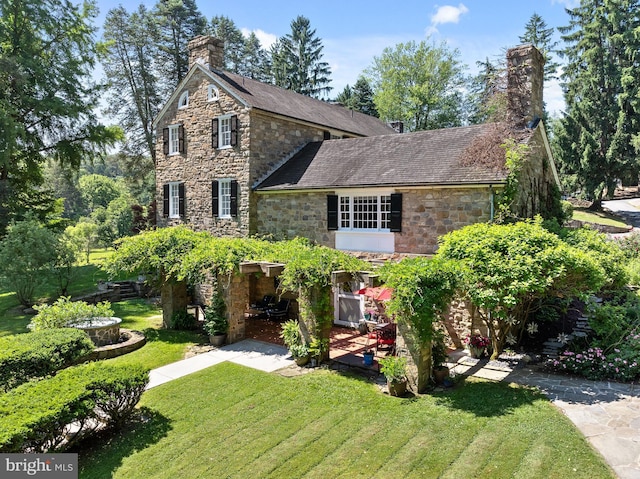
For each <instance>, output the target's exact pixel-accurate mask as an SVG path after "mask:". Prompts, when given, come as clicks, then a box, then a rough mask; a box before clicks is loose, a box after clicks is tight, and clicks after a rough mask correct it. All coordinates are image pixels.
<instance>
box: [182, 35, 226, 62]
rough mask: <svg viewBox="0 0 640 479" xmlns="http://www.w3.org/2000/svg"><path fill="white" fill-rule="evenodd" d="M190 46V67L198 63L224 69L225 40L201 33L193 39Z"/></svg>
mask: <svg viewBox="0 0 640 479" xmlns="http://www.w3.org/2000/svg"><path fill="white" fill-rule="evenodd" d="M188 48H189V68H191V67H192V66H193V65H195V64H196V63H200V64H202V65H208V66H209V68H211V69H212V70H222V69H223V65H224V42H223V41H222V40H220V39H219V38H214V37H210V36H206V35H199V36H197V37H195V38H194V39H193V40H191V41H190V42H189V44H188Z"/></svg>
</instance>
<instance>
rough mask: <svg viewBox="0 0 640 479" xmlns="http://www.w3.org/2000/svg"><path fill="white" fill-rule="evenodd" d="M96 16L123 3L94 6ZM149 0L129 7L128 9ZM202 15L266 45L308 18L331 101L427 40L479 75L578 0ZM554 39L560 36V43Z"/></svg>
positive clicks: (103, 1) (222, 9)
mask: <svg viewBox="0 0 640 479" xmlns="http://www.w3.org/2000/svg"><path fill="white" fill-rule="evenodd" d="M97 3H98V7H99V9H100V16H99V17H98V19H97V20H96V23H97V25H98V26H101V24H102V22H103V21H104V15H105V14H106V12H107V11H108V10H109V9H111V8H115V7H117V6H118V5H119V4H121V3H122V2H119V1H116V0H97ZM140 3H144V4H145V5H147V6H149V7H151V6H153V5H154V4H155V1H152V0H143V1H142V2H136V1H134V2H131V3H129V2H127V3H126V4H125V7H126V8H127V9H128V10H129V11H132V10H134V9H136V8H137V5H139V4H140ZM196 3H197V5H198V8H199V9H200V11H201V13H202V14H203V15H204V16H205V17H207V19H211V17H213V16H215V15H225V16H227V17H229V18H231V19H232V20H233V21H234V22H235V24H236V26H237V27H238V28H240V29H242V30H243V31H245V32H249V31H254V32H255V33H256V34H257V35H258V38H260V40H261V41H262V42H263V45H267V46H268V44H270V42H273V41H274V40H275V39H276V38H277V37H279V36H283V35H285V34H287V33H288V32H290V23H291V21H292V20H293V19H294V18H295V17H296V16H298V15H304V16H305V17H307V18H309V20H310V22H311V26H312V28H315V30H316V34H317V35H318V36H319V37H320V38H321V39H322V41H323V45H324V60H325V61H327V62H328V63H329V64H330V66H331V70H332V76H331V77H332V83H331V86H332V87H333V90H332V92H331V96H335V95H336V94H337V93H339V92H340V91H342V89H343V88H344V86H345V85H346V84H351V85H353V84H354V83H355V81H356V79H357V78H358V75H359V74H360V73H361V72H362V71H363V70H364V69H365V68H367V67H368V66H370V65H371V63H372V61H373V58H374V57H375V56H379V55H380V54H381V53H382V51H383V49H384V48H385V47H393V46H394V45H396V44H398V43H401V42H407V41H410V40H414V41H417V42H419V41H421V40H425V39H431V40H432V41H435V42H441V41H444V42H446V43H447V44H448V45H449V46H450V47H452V48H457V49H458V50H459V51H460V55H461V60H462V62H463V63H465V64H466V65H467V66H468V67H469V72H475V71H476V61H478V60H484V59H485V58H487V57H488V58H490V59H496V58H498V57H500V56H503V55H504V53H503V50H504V48H508V47H512V46H515V45H517V44H518V43H519V39H518V37H519V36H520V35H522V34H523V33H524V26H525V24H526V23H527V21H528V20H529V18H530V17H531V15H532V14H533V13H534V12H535V13H537V14H538V15H540V16H541V17H542V18H543V19H544V20H545V22H546V23H547V25H548V26H549V27H554V28H555V27H558V26H564V25H567V24H568V20H569V18H568V15H567V14H566V12H565V8H566V7H574V6H576V4H577V3H578V2H577V0H464V1H462V2H459V1H458V2H449V3H447V2H443V1H439V2H432V1H424V0H422V1H420V0H402V1H395V2H394V1H393V0H386V1H379V0H369V1H360V0H341V1H338V0H324V1H322V2H296V1H291V0H268V1H265V0H243V1H241V2H230V1H226V2H212V1H204V0H196ZM558 39H559V37H558ZM545 101H546V103H547V109H548V110H549V111H550V112H551V113H552V114H558V113H559V112H560V111H561V110H562V108H563V100H562V94H561V91H560V88H559V85H558V84H557V82H553V83H550V84H548V85H545Z"/></svg>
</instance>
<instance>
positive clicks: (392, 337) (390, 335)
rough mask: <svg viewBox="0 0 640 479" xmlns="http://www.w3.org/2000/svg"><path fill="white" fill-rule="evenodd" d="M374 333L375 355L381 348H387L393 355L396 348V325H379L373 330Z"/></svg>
mask: <svg viewBox="0 0 640 479" xmlns="http://www.w3.org/2000/svg"><path fill="white" fill-rule="evenodd" d="M375 333H376V353H377V352H378V350H379V349H381V348H387V349H388V350H389V351H390V352H392V353H393V351H394V350H395V347H396V324H395V323H379V324H377V325H376V328H375Z"/></svg>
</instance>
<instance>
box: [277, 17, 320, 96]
mask: <svg viewBox="0 0 640 479" xmlns="http://www.w3.org/2000/svg"><path fill="white" fill-rule="evenodd" d="M323 48H324V47H323V45H322V40H321V39H320V38H318V37H317V36H316V31H315V30H312V29H311V25H310V22H309V19H307V18H305V17H303V16H298V17H297V18H296V19H295V20H293V21H292V22H291V33H288V34H287V35H285V36H284V37H282V38H280V39H279V41H278V42H276V44H274V46H273V48H272V55H271V57H272V58H271V61H272V72H273V77H274V81H275V84H276V85H278V86H281V87H283V88H287V89H289V90H293V91H295V92H298V93H301V94H303V95H308V96H311V97H315V98H318V97H320V96H321V95H322V94H326V93H328V92H329V91H330V90H331V87H330V86H329V83H330V82H331V79H330V78H329V76H330V75H331V69H330V68H329V64H328V63H327V62H324V61H322V49H323Z"/></svg>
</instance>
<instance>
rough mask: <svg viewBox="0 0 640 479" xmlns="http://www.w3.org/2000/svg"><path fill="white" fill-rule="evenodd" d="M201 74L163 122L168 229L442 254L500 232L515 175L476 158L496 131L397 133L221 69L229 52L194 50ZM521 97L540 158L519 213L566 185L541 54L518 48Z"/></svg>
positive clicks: (161, 196)
mask: <svg viewBox="0 0 640 479" xmlns="http://www.w3.org/2000/svg"><path fill="white" fill-rule="evenodd" d="M189 50H190V69H189V72H188V74H187V75H186V77H185V78H184V79H183V80H182V82H181V83H180V85H179V86H178V88H177V89H176V90H175V92H174V93H173V95H172V96H171V97H170V98H169V100H168V101H167V103H166V105H165V107H164V108H163V109H162V110H161V112H160V114H159V115H158V117H157V118H156V120H155V122H154V125H155V127H156V130H157V133H158V135H157V137H158V141H157V165H156V182H157V192H156V193H157V198H158V200H159V204H161V205H162V207H161V208H159V209H158V214H159V218H158V224H159V225H174V224H179V223H187V224H189V225H191V226H192V227H193V228H195V229H198V230H206V231H210V232H212V233H213V234H215V235H219V236H247V235H253V234H258V235H270V236H273V237H275V238H284V237H288V238H292V237H295V236H304V237H308V238H310V239H312V240H314V241H316V242H317V243H319V244H322V245H325V246H329V247H333V248H338V249H342V250H352V251H362V252H373V253H379V254H384V253H406V254H430V253H433V252H434V251H435V250H436V248H437V238H438V236H441V235H443V234H445V233H447V232H449V231H452V230H454V229H457V228H460V227H463V226H465V225H468V224H471V223H475V222H479V221H489V220H491V219H492V215H493V212H494V198H495V194H496V192H498V191H500V190H501V189H502V188H503V187H504V184H505V181H506V177H507V173H508V172H507V171H505V170H504V169H501V168H496V167H488V166H486V165H482V164H479V163H474V162H473V158H472V159H471V160H472V161H468V158H465V157H466V156H469V151H470V150H469V148H470V147H472V146H473V145H474V142H477V141H479V140H481V139H482V138H489V137H490V136H491V131H492V129H495V128H496V127H495V124H484V125H473V126H466V127H460V128H448V129H442V130H432V131H421V132H414V133H405V134H398V133H397V132H396V130H394V129H393V128H391V127H390V126H388V125H386V124H384V123H383V122H381V121H380V120H378V119H376V118H373V117H370V116H367V115H364V114H361V113H358V112H354V111H352V110H349V109H347V108H344V107H342V106H339V105H334V104H330V103H327V102H323V101H319V100H316V99H312V98H309V97H306V96H304V95H300V94H297V93H294V92H291V91H287V90H283V89H281V88H278V87H275V86H273V85H269V84H265V83H261V82H258V81H255V80H252V79H249V78H245V77H242V76H239V75H235V74H232V73H228V72H224V71H222V70H221V65H222V55H223V48H222V42H221V41H219V40H217V39H214V38H212V37H204V36H202V37H197V38H195V39H194V40H192V41H191V42H190V43H189ZM507 56H508V64H509V82H510V83H514V82H515V83H518V84H520V85H524V88H521V91H524V94H522V93H520V94H519V95H512V96H511V97H510V98H509V108H510V110H511V113H512V118H513V120H510V121H514V122H518V125H517V126H518V128H519V129H521V130H522V131H524V132H525V137H526V140H525V141H526V142H527V143H528V144H529V146H530V149H529V154H528V158H527V162H526V164H525V167H524V168H523V171H522V172H521V176H522V178H521V179H520V181H519V185H520V191H519V193H518V196H517V198H516V201H514V208H515V209H516V210H517V211H518V212H519V213H520V215H521V216H533V215H534V214H536V213H538V212H540V211H541V210H544V208H545V207H546V206H547V203H548V201H549V198H550V194H551V190H552V189H553V188H554V185H555V186H559V181H558V177H557V173H556V170H555V167H554V164H553V159H552V157H551V153H550V149H549V144H548V141H547V137H546V134H545V130H544V125H543V123H542V122H541V121H540V120H539V118H540V117H541V116H542V105H543V103H542V74H543V63H544V60H543V59H542V55H541V54H540V53H539V52H538V50H536V49H535V48H534V47H532V46H521V47H517V48H514V49H511V50H509V52H508V54H507Z"/></svg>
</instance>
